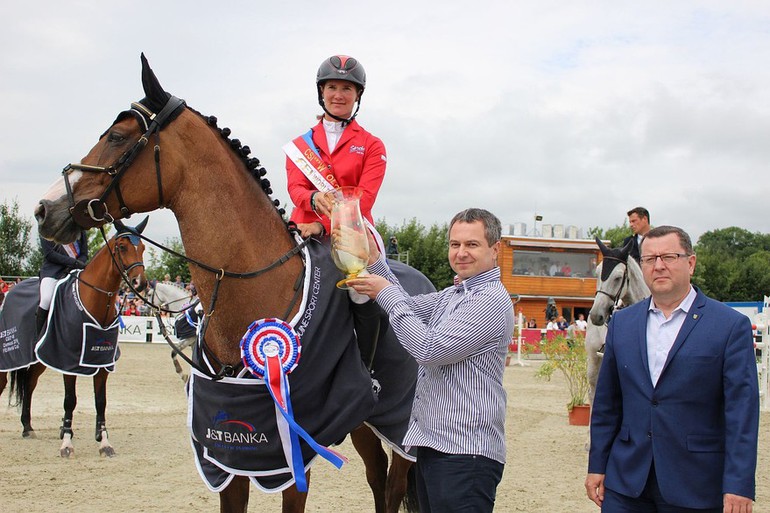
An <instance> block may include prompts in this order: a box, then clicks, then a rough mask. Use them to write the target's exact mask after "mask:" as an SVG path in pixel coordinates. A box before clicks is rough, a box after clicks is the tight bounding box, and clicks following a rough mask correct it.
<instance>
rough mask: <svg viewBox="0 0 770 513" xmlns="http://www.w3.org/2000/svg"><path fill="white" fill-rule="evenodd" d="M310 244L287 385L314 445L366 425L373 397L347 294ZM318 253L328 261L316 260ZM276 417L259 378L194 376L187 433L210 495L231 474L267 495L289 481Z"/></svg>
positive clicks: (305, 451)
mask: <svg viewBox="0 0 770 513" xmlns="http://www.w3.org/2000/svg"><path fill="white" fill-rule="evenodd" d="M310 247H311V248H312V249H311V251H310V253H312V259H310V260H311V262H312V264H308V265H309V268H308V272H307V273H306V282H305V284H304V293H305V294H304V297H303V308H302V309H301V310H300V313H299V314H298V315H297V317H296V318H295V319H293V321H292V325H293V327H294V329H295V331H296V332H297V334H298V335H299V337H300V339H301V343H302V356H301V358H300V360H299V365H298V366H297V368H296V369H295V370H294V371H293V372H292V373H291V374H289V375H288V381H289V384H290V389H291V403H292V406H293V410H294V418H295V420H296V421H297V423H298V424H299V425H300V426H301V427H302V428H303V429H304V430H305V431H306V432H307V433H309V434H310V436H312V437H313V439H314V440H315V441H316V442H317V443H319V444H321V445H323V446H329V445H332V444H334V443H336V442H339V441H340V440H342V439H344V437H345V436H346V435H347V434H348V433H349V432H350V431H352V430H353V429H354V428H355V427H357V426H359V425H360V424H361V423H362V422H364V420H366V419H367V418H368V417H369V416H370V414H371V412H372V411H373V409H374V406H375V403H376V400H377V398H376V396H375V394H374V392H373V390H372V384H371V378H370V377H369V374H368V372H367V370H366V368H365V367H364V364H363V362H362V361H361V354H360V352H359V350H358V344H357V342H356V339H355V335H354V332H353V318H352V313H351V310H350V305H349V300H348V294H347V292H346V291H343V290H340V289H338V288H336V286H335V283H336V282H337V280H338V279H339V275H340V272H339V271H338V270H337V268H336V267H334V264H333V263H332V261H331V257H330V256H329V250H328V247H324V246H321V245H319V244H310ZM324 252H325V254H326V258H323V257H322V256H320V255H323V253H324ZM306 257H307V258H310V255H309V254H306ZM317 257H318V258H317ZM245 330H246V327H245V326H244V332H245ZM237 343H238V341H233V344H237ZM276 415H280V413H278V412H277V411H276V407H275V404H274V403H273V400H272V398H271V396H270V394H269V392H268V391H267V389H266V387H265V385H264V383H263V381H262V380H260V379H257V378H252V377H246V376H244V377H241V378H227V379H223V380H220V381H212V380H209V379H208V378H206V377H205V376H203V375H202V374H199V373H197V372H195V371H193V372H192V375H191V378H190V383H189V385H188V428H189V429H190V435H191V439H192V445H193V449H194V452H195V455H196V460H197V466H198V470H199V473H200V475H201V477H202V478H203V481H204V482H205V483H206V485H207V486H208V487H209V489H210V490H212V491H218V490H220V489H221V487H223V486H226V485H227V483H229V481H230V479H232V475H241V476H248V477H249V478H250V480H251V481H252V482H253V483H254V484H255V485H256V486H257V487H258V488H260V489H262V490H263V491H268V492H278V491H281V490H282V489H284V488H286V487H287V486H290V485H291V484H293V482H294V478H293V476H292V475H291V473H290V471H289V467H288V464H287V462H286V459H285V456H284V449H283V445H282V441H281V438H280V436H279V434H278V425H277V420H276ZM407 419H408V412H407ZM300 446H301V452H302V460H303V464H304V466H305V468H308V467H309V466H310V464H311V463H312V461H313V459H314V458H315V457H316V453H315V452H314V451H313V450H312V449H311V448H310V447H309V446H308V445H307V444H306V443H305V442H304V440H303V441H301V442H300Z"/></svg>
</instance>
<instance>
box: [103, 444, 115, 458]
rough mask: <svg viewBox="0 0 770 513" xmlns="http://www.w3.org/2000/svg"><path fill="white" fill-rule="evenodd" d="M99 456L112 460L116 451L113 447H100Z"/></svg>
mask: <svg viewBox="0 0 770 513" xmlns="http://www.w3.org/2000/svg"><path fill="white" fill-rule="evenodd" d="M99 456H101V457H102V458H104V457H107V458H112V457H113V456H115V449H113V448H112V447H100V448H99Z"/></svg>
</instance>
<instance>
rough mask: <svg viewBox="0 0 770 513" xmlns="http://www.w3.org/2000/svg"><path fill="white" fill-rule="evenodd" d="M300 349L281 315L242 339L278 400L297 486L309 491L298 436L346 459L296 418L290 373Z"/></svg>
mask: <svg viewBox="0 0 770 513" xmlns="http://www.w3.org/2000/svg"><path fill="white" fill-rule="evenodd" d="M300 353H301V345H300V342H299V336H298V335H297V334H296V333H295V332H294V330H293V329H292V327H291V326H290V325H289V324H287V323H286V322H284V321H282V320H280V319H272V318H268V319H260V320H257V321H254V322H253V323H251V325H250V326H249V329H248V330H247V331H246V334H245V335H244V336H243V338H242V339H241V357H242V359H243V364H244V366H245V367H246V368H247V369H248V370H249V372H251V373H252V374H253V375H254V376H256V377H258V378H263V379H264V380H265V385H266V386H267V390H268V392H270V396H271V397H272V399H273V403H275V409H276V421H277V424H278V432H279V433H280V435H281V444H282V446H283V452H284V455H285V456H286V462H287V463H288V464H289V468H290V470H291V474H292V476H294V482H295V484H296V486H297V490H299V491H300V492H307V489H308V488H307V479H306V478H305V465H304V462H303V460H302V450H301V447H300V441H299V439H300V438H302V439H303V440H304V441H305V442H306V443H307V444H308V445H309V446H310V448H311V449H313V450H314V451H315V452H316V453H317V454H318V455H319V456H321V457H322V458H324V459H326V460H327V461H329V462H330V463H331V464H332V465H334V466H335V467H337V468H341V467H342V465H343V464H344V463H347V461H348V460H347V458H345V457H344V456H343V455H341V454H340V453H338V452H337V451H334V450H332V449H329V448H328V447H324V446H322V445H320V444H319V443H318V442H316V441H315V440H313V437H312V436H310V434H308V433H307V432H306V431H305V430H304V429H302V426H300V425H299V424H297V422H296V421H295V420H294V412H293V410H292V407H291V398H290V394H289V380H288V378H287V376H288V375H289V374H290V373H291V371H292V370H294V369H295V368H296V367H297V364H298V363H299V357H300Z"/></svg>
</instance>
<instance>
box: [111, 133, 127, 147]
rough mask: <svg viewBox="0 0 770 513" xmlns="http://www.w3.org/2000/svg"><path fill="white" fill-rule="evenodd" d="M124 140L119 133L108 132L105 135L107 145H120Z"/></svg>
mask: <svg viewBox="0 0 770 513" xmlns="http://www.w3.org/2000/svg"><path fill="white" fill-rule="evenodd" d="M125 140H126V138H125V137H124V136H123V134H121V133H120V132H115V131H110V133H109V134H107V142H109V143H113V144H116V143H122V142H123V141H125Z"/></svg>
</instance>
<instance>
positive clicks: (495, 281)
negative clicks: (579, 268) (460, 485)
mask: <svg viewBox="0 0 770 513" xmlns="http://www.w3.org/2000/svg"><path fill="white" fill-rule="evenodd" d="M368 269H369V272H371V273H373V274H379V275H380V276H384V277H385V278H387V279H388V281H390V282H391V283H393V284H394V285H391V286H388V287H385V288H384V289H383V290H381V291H380V293H379V294H378V295H377V303H378V304H379V305H380V306H381V307H382V308H383V309H384V310H385V311H386V312H387V313H388V315H389V316H390V323H391V326H392V327H393V330H394V331H395V333H396V336H397V337H398V340H399V341H400V342H401V345H402V346H404V348H405V349H406V350H407V351H408V352H409V354H411V355H412V357H414V359H415V360H417V363H418V364H419V370H418V374H417V389H416V391H415V396H414V403H413V404H412V415H411V418H410V421H409V429H408V431H407V433H406V436H405V437H404V445H405V446H407V447H410V446H419V447H430V448H432V449H435V450H437V451H441V452H444V453H449V454H475V455H481V456H485V457H487V458H490V459H493V460H496V461H499V462H500V463H505V407H506V395H505V390H504V389H503V371H504V370H505V356H506V354H507V352H508V344H509V343H510V341H511V338H512V337H513V326H514V320H513V305H512V303H511V298H510V295H509V294H508V291H506V290H505V287H504V286H503V284H502V283H501V282H500V268H499V267H495V268H493V269H490V270H489V271H486V272H483V273H481V274H479V275H476V276H474V277H472V278H468V279H466V280H464V281H462V282H460V283H459V284H457V285H453V286H451V287H447V288H446V289H444V290H442V291H440V292H435V293H432V294H424V295H420V296H414V297H410V296H409V295H408V294H407V293H406V292H405V291H404V289H403V288H401V286H400V284H399V283H398V279H397V278H396V277H395V276H394V275H393V273H391V272H390V269H389V268H388V266H387V264H386V263H385V261H384V260H383V259H380V260H379V261H377V262H375V263H374V264H372V265H371V266H369V268H368Z"/></svg>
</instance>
